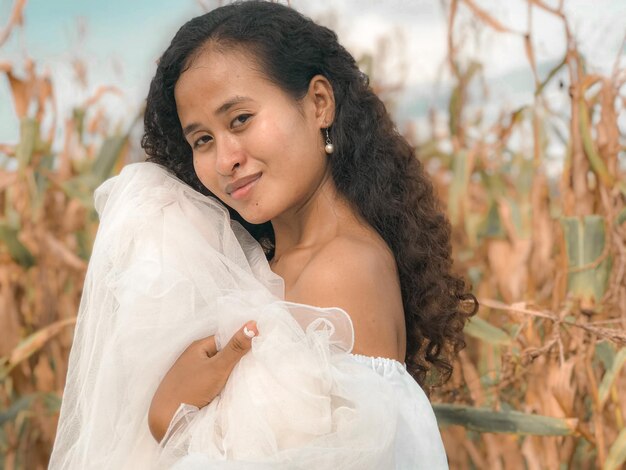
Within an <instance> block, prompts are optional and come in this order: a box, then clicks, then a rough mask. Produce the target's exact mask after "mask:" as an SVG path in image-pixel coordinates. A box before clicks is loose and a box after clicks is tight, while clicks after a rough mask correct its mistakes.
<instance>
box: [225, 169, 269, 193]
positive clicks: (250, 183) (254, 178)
mask: <svg viewBox="0 0 626 470" xmlns="http://www.w3.org/2000/svg"><path fill="white" fill-rule="evenodd" d="M260 178H261V173H258V174H257V175H253V176H252V177H251V178H250V180H249V181H247V182H246V181H243V182H244V183H245V184H244V185H243V186H239V185H238V186H239V187H237V188H236V189H234V190H230V192H228V195H229V196H230V197H232V198H233V199H242V198H244V197H246V196H247V195H248V194H249V193H250V191H251V190H252V188H253V187H254V186H255V185H256V183H257V182H258V181H259V179H260Z"/></svg>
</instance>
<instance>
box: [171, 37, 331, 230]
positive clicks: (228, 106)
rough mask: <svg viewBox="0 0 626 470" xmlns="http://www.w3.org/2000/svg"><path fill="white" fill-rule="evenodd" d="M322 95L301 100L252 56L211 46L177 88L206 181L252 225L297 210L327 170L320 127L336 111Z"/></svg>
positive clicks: (179, 106)
mask: <svg viewBox="0 0 626 470" xmlns="http://www.w3.org/2000/svg"><path fill="white" fill-rule="evenodd" d="M313 81H314V80H313ZM313 81H312V83H313ZM328 87H330V85H328ZM316 88H317V91H316ZM320 90H322V92H321V95H324V89H323V87H322V88H320V87H315V86H313V85H312V86H311V87H309V92H308V93H307V95H306V96H305V98H304V99H303V100H302V101H300V102H296V101H295V100H294V99H293V98H291V97H290V96H289V95H287V94H286V93H285V92H284V91H282V89H280V88H279V87H277V86H276V85H274V84H272V83H271V82H270V81H269V80H268V79H267V78H266V77H265V76H264V75H263V74H262V73H261V72H259V71H258V67H257V66H256V64H255V63H254V62H253V61H252V60H251V59H250V58H248V56H247V55H246V54H245V53H242V52H240V51H236V50H235V51H230V52H220V51H217V50H216V49H215V48H207V49H206V50H205V51H204V52H202V53H201V55H199V56H198V57H197V58H196V59H195V60H194V61H193V63H192V64H191V66H190V67H189V69H188V70H186V71H185V72H183V73H182V74H181V76H180V78H179V79H178V82H177V83H176V87H175V90H174V92H175V98H176V107H177V110H178V116H179V119H180V122H181V125H182V128H183V133H184V135H185V139H186V140H187V142H188V143H189V145H190V146H191V148H192V151H193V164H194V168H195V171H196V174H197V175H198V177H199V179H200V181H201V182H202V183H203V184H204V185H205V186H206V187H207V188H208V189H209V190H210V191H211V192H212V193H213V194H214V195H216V196H217V197H219V198H220V199H221V200H222V201H223V202H224V203H225V204H227V205H229V206H230V207H232V208H233V209H235V210H236V211H237V212H238V213H239V214H240V215H241V216H242V217H243V218H244V219H246V220H247V221H248V222H251V223H262V222H266V221H268V220H272V219H274V218H276V217H278V216H280V215H282V214H284V213H286V212H291V211H292V210H296V211H297V209H298V208H300V207H301V206H303V205H304V204H305V203H306V202H307V201H308V200H310V199H311V198H312V197H313V195H314V194H315V193H316V191H317V190H318V189H319V188H320V186H321V185H322V182H323V181H324V180H325V173H326V171H327V165H328V163H327V160H326V159H327V157H326V155H325V153H324V142H323V139H322V136H321V134H320V129H321V128H323V127H325V126H327V125H329V124H330V122H331V120H332V111H333V110H334V108H333V109H331V111H330V113H329V112H328V109H327V108H328V104H329V103H328V102H326V103H325V102H324V100H325V98H324V96H320V93H319V91H320ZM326 98H328V97H326ZM329 100H330V101H329V102H330V104H331V105H333V106H334V104H333V103H332V90H330V98H329ZM327 101H328V100H327Z"/></svg>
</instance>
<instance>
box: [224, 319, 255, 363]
mask: <svg viewBox="0 0 626 470" xmlns="http://www.w3.org/2000/svg"><path fill="white" fill-rule="evenodd" d="M258 334H259V330H258V329H257V326H256V322H254V321H249V322H248V323H246V324H245V325H244V326H242V327H241V328H240V329H239V330H237V332H236V333H235V334H234V335H233V337H232V338H231V339H230V341H229V342H228V344H226V346H224V347H223V348H222V350H221V351H219V352H218V353H217V355H216V358H218V359H219V360H220V361H221V362H223V363H224V365H225V367H228V368H233V367H235V364H237V362H239V360H240V359H241V358H242V357H243V355H244V354H246V353H247V352H248V351H249V350H250V348H251V347H252V338H254V337H255V336H256V335H258Z"/></svg>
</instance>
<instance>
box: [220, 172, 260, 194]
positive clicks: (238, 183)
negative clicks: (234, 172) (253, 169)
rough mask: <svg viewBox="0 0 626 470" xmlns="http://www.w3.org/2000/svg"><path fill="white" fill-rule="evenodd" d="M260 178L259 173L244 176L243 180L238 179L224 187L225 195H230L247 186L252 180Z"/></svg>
mask: <svg viewBox="0 0 626 470" xmlns="http://www.w3.org/2000/svg"><path fill="white" fill-rule="evenodd" d="M260 177H261V172H258V173H255V174H253V175H249V176H244V177H243V178H239V179H238V180H235V181H233V182H232V183H230V184H227V185H226V189H225V191H226V194H229V195H230V194H232V193H234V192H235V191H237V190H238V189H239V188H243V187H244V186H246V185H247V184H250V183H251V182H253V181H254V180H257V179H259V178H260Z"/></svg>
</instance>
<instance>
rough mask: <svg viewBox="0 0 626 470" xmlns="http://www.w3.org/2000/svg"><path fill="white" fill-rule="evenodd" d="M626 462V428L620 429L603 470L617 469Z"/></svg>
mask: <svg viewBox="0 0 626 470" xmlns="http://www.w3.org/2000/svg"><path fill="white" fill-rule="evenodd" d="M624 462H626V428H623V429H622V430H621V431H620V433H619V434H618V435H617V439H615V442H613V445H611V448H610V449H609V455H607V457H606V460H605V461H604V467H603V469H602V470H617V469H619V468H622V464H623V463H624Z"/></svg>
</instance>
